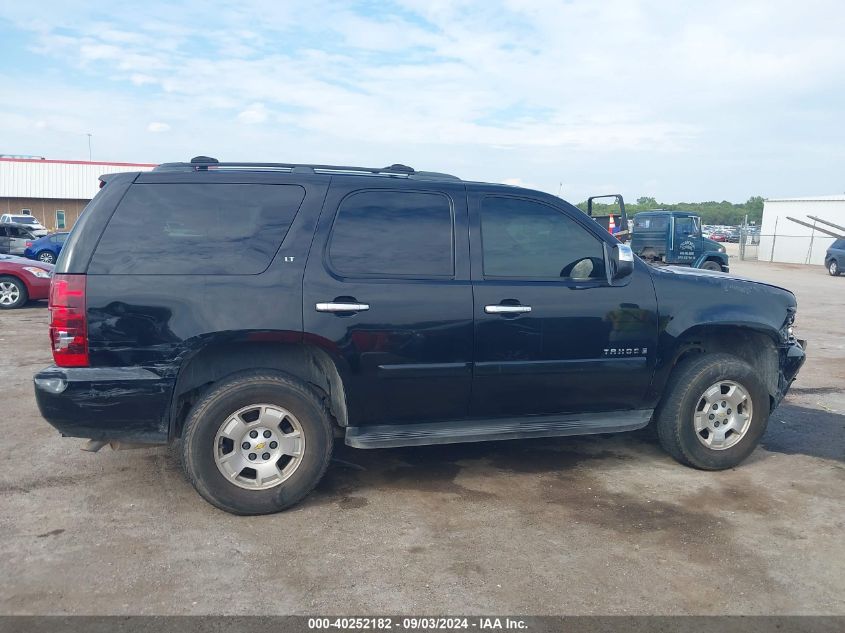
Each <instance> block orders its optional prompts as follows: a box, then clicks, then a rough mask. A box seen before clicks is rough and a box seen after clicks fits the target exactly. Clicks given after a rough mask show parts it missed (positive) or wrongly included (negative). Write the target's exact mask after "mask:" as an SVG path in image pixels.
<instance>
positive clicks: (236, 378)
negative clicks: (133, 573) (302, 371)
mask: <svg viewBox="0 0 845 633" xmlns="http://www.w3.org/2000/svg"><path fill="white" fill-rule="evenodd" d="M255 407H258V408H260V409H261V410H260V413H259V417H258V420H257V421H251V422H248V423H247V424H246V426H245V427H244V428H245V429H246V430H247V434H246V435H238V434H239V432H240V429H241V425H240V422H241V421H242V420H243V419H247V420H249V419H250V418H249V415H250V414H251V413H252V410H253V408H255ZM245 410H246V413H240V415H242V416H243V418H241V417H239V416H236V413H239V412H243V411H245ZM265 410H267V411H271V413H272V415H270V414H267V419H271V418H272V419H273V421H274V423H275V430H274V431H272V432H273V433H277V434H278V439H279V441H278V442H275V441H274V442H271V441H270V440H272V439H273V438H276V437H277V435H264V431H263V430H262V425H263V428H264V430H267V429H271V428H273V424H270V423H265V422H261V420H262V419H264V418H265ZM280 410H282V411H283V412H286V413H287V417H284V418H281V417H278V416H280V415H281V414H280V413H279V411H280ZM272 416H276V418H278V419H276V418H273V417H272ZM236 418H237V419H236ZM279 420H281V422H279ZM294 422H295V423H296V424H294ZM251 425H252V426H254V428H252V430H249V429H250V428H251ZM286 425H287V426H289V427H290V428H292V429H293V434H294V435H295V434H296V432H297V429H298V430H299V431H300V432H301V437H302V438H303V439H302V440H301V442H302V443H301V444H299V446H300V447H302V446H303V445H304V448H301V449H300V452H301V456H300V457H299V458H295V457H290V461H288V462H286V465H284V464H285V459H286V458H288V455H282V457H281V459H280V460H279V461H275V456H272V457H268V460H266V461H264V462H263V463H261V464H259V463H258V462H250V461H248V460H249V459H259V460H260V459H261V458H262V451H263V450H268V451H269V450H270V447H271V446H272V444H273V443H275V444H276V445H277V447H278V450H279V451H281V450H283V446H286V445H287V444H286V441H288V440H286V439H283V438H291V437H294V435H285V434H284V433H285V432H286V431H285V427H286ZM226 429H229V430H230V432H231V435H232V437H234V438H235V441H237V442H238V444H234V442H232V449H231V451H230V452H228V453H226V452H224V451H226V449H227V448H228V444H229V443H230V441H231V440H230V439H229V438H228V437H227V436H226V433H225V431H226ZM231 429H238V431H237V432H235V431H231ZM255 429H258V431H260V434H258V435H257V436H256V438H255V439H254V440H253V439H250V438H251V437H252V436H251V435H248V434H249V433H252V432H254V431H255ZM221 434H222V435H221ZM262 436H263V437H268V438H270V439H268V441H267V445H266V446H265V445H263V444H261V445H259V444H258V443H255V444H253V446H254V447H257V448H253V447H250V448H249V449H244V450H243V451H241V450H240V449H241V447H242V446H244V443H245V444H250V443H251V442H256V441H257V442H264V439H263V437H262ZM237 438H240V440H238V439H237ZM241 440H242V441H244V443H241ZM292 441H293V440H292ZM333 443H334V438H333V428H332V424H331V422H330V414H329V412H328V410H327V409H326V407H325V405H324V404H323V402H322V400H321V399H320V398H319V397H318V396H317V394H316V393H315V392H314V391H313V390H312V389H311V388H310V387H308V386H307V385H306V384H305V383H302V382H301V381H299V380H297V379H295V378H293V377H291V376H287V375H286V374H283V373H281V372H276V371H272V370H256V371H248V372H240V373H238V374H234V375H233V376H231V377H229V378H227V379H224V380H223V381H221V382H220V383H218V384H215V385H214V386H213V387H212V388H211V390H210V391H209V392H207V393H206V394H204V395H203V396H202V397H201V398H200V400H199V401H198V402H197V403H196V404H195V405H194V406H193V408H192V409H191V412H190V414H189V415H188V419H187V420H186V421H185V426H184V429H183V433H182V464H183V466H184V469H185V474H186V476H187V478H188V480H189V481H190V482H191V484H192V485H193V486H194V488H195V489H196V491H197V492H198V493H199V494H200V495H201V496H202V497H203V498H204V499H205V500H206V501H208V502H209V503H211V504H212V505H214V506H216V507H218V508H220V509H221V510H225V511H226V512H231V513H232V514H239V515H255V514H270V513H273V512H279V511H281V510H284V509H285V508H288V507H290V506H292V505H294V504H295V503H297V502H299V501H300V500H302V499H303V498H304V497H305V496H306V495H307V494H308V493H309V492H311V490H313V488H314V486H316V485H317V483H318V482H319V481H320V479H321V478H322V477H323V474H324V473H325V472H326V468H327V467H328V465H329V460H330V459H331V454H332V448H333ZM273 448H276V447H273ZM236 451H240V454H235V452H236ZM246 451H249V453H248V454H247V452H246ZM264 455H267V456H269V455H270V453H269V452H268V453H264ZM230 456H231V458H230ZM227 458H230V463H234V464H235V465H234V466H231V465H229V464H227V465H220V466H219V465H218V460H221V461H222V460H226V459H227ZM296 459H298V460H299V461H298V463H297V465H295V467H294V468H293V470H292V472H291V473H289V474H288V475H287V476H286V478H284V477H285V476H284V475H282V474H281V471H287V470H288V469H290V468H291V467H292V464H293V463H294V460H296ZM271 462H272V463H271ZM241 463H243V464H245V465H246V469H245V470H242V471H239V472H240V474H237V473H236V474H235V475H232V474H231V473H229V475H228V476H227V475H225V474H224V469H226V468H230V469H232V470H238V469H239V466H240V464H241ZM280 464H282V465H283V466H280ZM252 466H255V469H252V468H251V467H252ZM273 467H275V468H276V472H280V477H279V479H280V480H279V481H278V483H274V481H273V480H272V479H271V481H270V484H269V487H266V488H263V489H259V488H258V487H257V486H258V485H259V484H260V483H261V482H260V480H259V475H258V472H259V470H261V472H266V471H267V469H269V471H270V472H273ZM250 470H252V471H253V472H254V473H255V477H254V479H253V480H252V481H251V480H250V472H249V471H250ZM227 472H228V471H227Z"/></svg>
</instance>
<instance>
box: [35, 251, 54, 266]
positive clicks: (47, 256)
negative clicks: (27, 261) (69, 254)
mask: <svg viewBox="0 0 845 633" xmlns="http://www.w3.org/2000/svg"><path fill="white" fill-rule="evenodd" d="M35 258H36V259H37V260H38V261H39V262H44V263H45V264H55V263H56V256H55V255H53V253H51V252H50V251H41V252H40V253H38V255H36V257H35Z"/></svg>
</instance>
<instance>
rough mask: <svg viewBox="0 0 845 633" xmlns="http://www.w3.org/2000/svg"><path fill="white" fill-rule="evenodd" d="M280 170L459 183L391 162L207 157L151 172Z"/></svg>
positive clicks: (168, 164)
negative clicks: (259, 160) (376, 164)
mask: <svg viewBox="0 0 845 633" xmlns="http://www.w3.org/2000/svg"><path fill="white" fill-rule="evenodd" d="M209 170H214V171H217V170H227V171H228V170H233V171H281V172H285V173H299V174H318V173H319V174H332V175H350V176H355V175H368V176H393V177H400V178H415V179H423V180H460V178H458V177H457V176H453V175H451V174H443V173H440V172H434V171H417V170H415V169H414V168H413V167H408V166H407V165H401V164H398V163H394V164H393V165H388V166H387V167H352V166H347V165H312V164H307V163H239V162H236V163H221V162H220V161H218V160H217V159H216V158H211V157H209V156H195V157H194V158H192V159H191V162H190V163H163V164H161V165H159V166H158V167H156V168H154V169H153V171H209Z"/></svg>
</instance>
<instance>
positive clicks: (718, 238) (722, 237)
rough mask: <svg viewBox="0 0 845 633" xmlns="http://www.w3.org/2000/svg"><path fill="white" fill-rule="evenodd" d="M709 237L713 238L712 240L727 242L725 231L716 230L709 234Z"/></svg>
mask: <svg viewBox="0 0 845 633" xmlns="http://www.w3.org/2000/svg"><path fill="white" fill-rule="evenodd" d="M710 239H711V240H713V241H714V242H727V241H728V236H727V234H726V233H719V232H716V233H711V234H710Z"/></svg>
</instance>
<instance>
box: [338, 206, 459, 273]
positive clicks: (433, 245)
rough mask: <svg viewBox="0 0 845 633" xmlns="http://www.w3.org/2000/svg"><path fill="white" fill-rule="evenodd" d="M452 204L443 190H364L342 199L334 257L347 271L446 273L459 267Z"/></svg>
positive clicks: (339, 268) (342, 270)
mask: <svg viewBox="0 0 845 633" xmlns="http://www.w3.org/2000/svg"><path fill="white" fill-rule="evenodd" d="M452 251H453V249H452V205H451V204H450V201H449V199H448V198H447V197H446V196H444V195H442V194H439V193H421V192H416V191H389V190H382V191H360V192H357V193H353V194H351V195H349V196H347V197H346V198H344V199H343V202H341V204H340V209H339V210H338V214H337V217H336V218H335V221H334V226H333V227H332V235H331V241H330V244H329V259H330V261H331V266H332V268H333V269H334V270H336V271H337V272H338V273H340V274H342V275H348V276H356V275H365V276H369V275H375V276H381V277H392V276H396V275H409V276H418V277H443V276H451V275H452V274H453V273H454V264H453V262H454V258H453V255H452Z"/></svg>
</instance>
